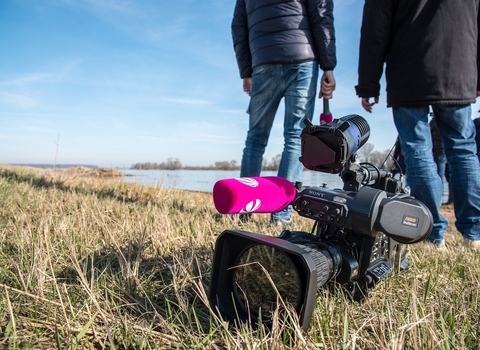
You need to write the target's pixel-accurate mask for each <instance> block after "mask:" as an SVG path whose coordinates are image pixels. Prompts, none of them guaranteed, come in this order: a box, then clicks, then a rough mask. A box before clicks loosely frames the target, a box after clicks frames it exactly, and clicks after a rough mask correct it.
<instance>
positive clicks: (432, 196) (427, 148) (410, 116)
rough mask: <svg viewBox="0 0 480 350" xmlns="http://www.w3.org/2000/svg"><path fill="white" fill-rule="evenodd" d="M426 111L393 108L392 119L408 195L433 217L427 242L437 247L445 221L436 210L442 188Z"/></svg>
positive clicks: (442, 234)
mask: <svg viewBox="0 0 480 350" xmlns="http://www.w3.org/2000/svg"><path fill="white" fill-rule="evenodd" d="M428 112H429V108H428V106H423V107H410V108H407V107H394V108H393V119H394V122H395V126H396V127H397V131H398V134H399V137H400V144H401V147H402V150H403V152H404V157H405V164H406V168H407V182H408V185H409V186H410V188H411V194H412V196H414V197H415V198H416V199H418V200H419V201H421V202H423V203H424V204H425V205H426V206H427V208H428V209H429V210H430V211H431V213H432V215H433V230H432V233H431V234H430V236H429V237H428V238H427V240H428V241H430V242H433V243H437V244H439V243H444V233H445V229H446V228H447V226H448V222H447V220H446V219H445V218H444V217H443V216H442V214H440V210H439V209H440V204H441V200H442V191H443V185H442V179H440V176H438V173H437V166H436V164H435V162H434V160H433V154H432V138H431V133H430V125H429V124H428ZM435 119H437V114H436V113H435Z"/></svg>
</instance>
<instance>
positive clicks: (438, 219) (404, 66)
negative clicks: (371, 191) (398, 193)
mask: <svg viewBox="0 0 480 350" xmlns="http://www.w3.org/2000/svg"><path fill="white" fill-rule="evenodd" d="M479 6H480V1H479V0H469V1H456V0H435V1H429V0H413V1H399V0H366V1H365V5H364V11H363V19H362V29H361V39H360V57H359V67H358V74H359V76H358V85H357V86H356V91H357V95H358V96H359V97H361V98H362V102H361V103H362V106H363V108H364V109H365V110H366V111H368V112H371V111H372V106H373V105H374V104H375V103H378V99H379V95H380V84H379V80H380V77H381V75H382V73H383V65H384V63H386V68H385V75H386V81H387V105H388V106H389V107H392V110H393V119H394V122H395V126H396V128H397V131H398V134H399V137H400V142H401V147H402V150H403V151H404V155H405V163H406V167H407V174H406V175H407V182H408V185H409V186H410V187H411V193H412V195H413V196H414V197H416V198H417V199H419V200H420V201H422V202H423V203H425V205H427V207H428V208H429V209H430V211H431V212H432V214H433V218H434V227H433V230H432V233H431V234H430V236H429V237H428V241H430V242H432V243H434V244H437V245H438V247H439V248H444V247H445V241H444V232H445V229H446V227H447V225H448V222H447V220H446V219H445V218H444V217H443V216H442V215H441V214H440V211H439V207H440V201H441V198H442V181H441V179H440V177H439V176H438V174H437V171H436V166H435V163H434V161H433V157H432V138H431V136H430V128H429V124H428V114H429V106H431V108H432V110H433V113H434V114H435V120H436V123H437V126H438V129H439V131H440V135H441V137H442V141H443V146H444V150H445V154H446V156H447V162H448V164H449V167H450V189H451V191H452V195H453V204H454V210H455V216H456V222H455V225H456V227H457V229H458V230H459V231H460V232H461V233H462V235H463V237H464V239H465V244H466V245H468V246H469V247H471V248H472V249H475V250H480V169H479V162H478V159H477V157H476V146H475V128H474V125H473V121H472V117H471V104H472V103H474V102H475V100H476V97H477V96H479V95H480V93H479V90H480V88H479V86H478V84H479V78H478V77H479V72H480V70H479V67H478V62H477V54H478V40H479V34H478V31H479ZM371 98H373V101H371V100H370V99H371Z"/></svg>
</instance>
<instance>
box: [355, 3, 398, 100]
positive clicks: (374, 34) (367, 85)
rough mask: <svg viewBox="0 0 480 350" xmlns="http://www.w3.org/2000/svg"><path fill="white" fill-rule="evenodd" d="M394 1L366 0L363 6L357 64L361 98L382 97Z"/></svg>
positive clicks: (358, 87)
mask: <svg viewBox="0 0 480 350" xmlns="http://www.w3.org/2000/svg"><path fill="white" fill-rule="evenodd" d="M394 1H395V0H365V4H364V7H363V18H362V28H361V32H360V34H361V36H360V53H359V62H358V85H357V86H355V89H356V92H357V95H358V96H359V97H378V96H380V78H381V77H382V74H383V65H384V63H385V62H386V59H387V55H388V48H389V45H390V39H391V37H392V35H391V33H392V25H393V15H394Z"/></svg>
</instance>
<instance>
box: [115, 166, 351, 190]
mask: <svg viewBox="0 0 480 350" xmlns="http://www.w3.org/2000/svg"><path fill="white" fill-rule="evenodd" d="M124 172H125V174H126V175H127V176H125V177H124V178H123V179H122V181H125V182H132V183H136V184H142V185H147V186H160V187H163V188H171V189H178V190H188V191H199V192H210V193H211V192H212V189H213V185H214V184H215V182H217V181H218V180H220V179H225V178H231V177H239V175H240V174H239V171H238V170H232V171H225V170H125V171H124ZM276 175H277V173H276V172H275V171H264V172H262V174H261V176H276ZM301 180H302V182H303V185H304V186H322V185H323V184H326V185H327V187H328V188H331V189H335V188H342V187H343V182H342V179H341V178H340V177H339V176H338V175H332V174H325V173H321V172H316V171H304V172H303V173H302V179H301Z"/></svg>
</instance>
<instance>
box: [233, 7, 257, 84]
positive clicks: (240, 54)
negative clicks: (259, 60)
mask: <svg viewBox="0 0 480 350" xmlns="http://www.w3.org/2000/svg"><path fill="white" fill-rule="evenodd" d="M232 39H233V48H234V49H235V56H236V58H237V64H238V69H239V70H240V77H241V78H242V79H243V78H250V77H251V76H252V55H251V53H250V45H249V40H248V21H247V13H246V10H245V0H237V3H236V5H235V11H234V14H233V20H232Z"/></svg>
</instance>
